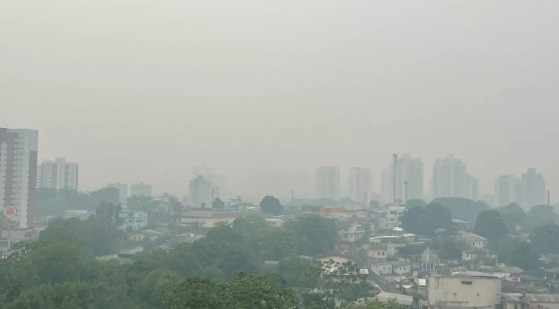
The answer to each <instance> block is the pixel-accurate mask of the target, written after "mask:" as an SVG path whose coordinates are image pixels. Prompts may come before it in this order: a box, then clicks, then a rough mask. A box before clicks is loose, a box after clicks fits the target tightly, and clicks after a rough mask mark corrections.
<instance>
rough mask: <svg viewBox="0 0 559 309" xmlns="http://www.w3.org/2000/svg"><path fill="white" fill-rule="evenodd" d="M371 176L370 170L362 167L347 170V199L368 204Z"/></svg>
mask: <svg viewBox="0 0 559 309" xmlns="http://www.w3.org/2000/svg"><path fill="white" fill-rule="evenodd" d="M372 182H373V176H372V173H371V170H370V169H368V168H363V167H352V168H350V169H349V198H350V199H352V200H354V201H356V202H363V203H365V204H369V200H370V198H371V195H372V193H371V190H372V186H373V184H372Z"/></svg>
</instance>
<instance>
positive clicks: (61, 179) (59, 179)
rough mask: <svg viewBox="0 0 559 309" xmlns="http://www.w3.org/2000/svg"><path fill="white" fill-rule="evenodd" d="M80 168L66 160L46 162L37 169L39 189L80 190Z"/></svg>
mask: <svg viewBox="0 0 559 309" xmlns="http://www.w3.org/2000/svg"><path fill="white" fill-rule="evenodd" d="M78 174H79V166H78V164H77V163H71V162H66V159H65V158H61V157H60V158H56V159H54V161H50V160H45V161H43V163H41V164H39V166H38V167H37V188H50V189H55V190H62V189H66V190H78Z"/></svg>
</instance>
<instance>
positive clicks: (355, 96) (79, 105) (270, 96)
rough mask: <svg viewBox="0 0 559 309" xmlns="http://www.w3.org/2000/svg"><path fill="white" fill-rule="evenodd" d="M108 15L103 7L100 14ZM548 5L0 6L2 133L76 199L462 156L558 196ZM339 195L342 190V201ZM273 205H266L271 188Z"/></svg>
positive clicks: (63, 1) (482, 172)
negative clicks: (75, 167)
mask: <svg viewBox="0 0 559 309" xmlns="http://www.w3.org/2000/svg"><path fill="white" fill-rule="evenodd" d="M107 7H110V8H111V9H110V10H107ZM558 15H559V3H558V2H556V1H538V2H526V1H495V2H481V1H453V2H443V1H421V2H416V1H405V2H400V1H397V2H396V1H391V2H385V1H346V2H340V1H329V0H321V1H305V2H299V1H263V0H259V1H256V0H254V1H253V0H250V1H225V0H222V1H175V0H173V1H171V0H165V1H157V2H155V1H144V0H140V1H138V0H136V1H129V0H126V1H107V0H101V1H99V0H97V1H69V0H57V1H49V2H37V1H28V0H24V1H4V2H1V3H0V121H2V124H4V121H5V122H6V123H7V124H8V125H9V126H10V127H14V128H15V127H24V128H33V129H38V130H39V136H40V144H39V159H40V160H42V159H48V158H53V157H56V156H64V157H66V158H67V159H68V160H69V161H74V162H78V163H79V164H80V189H82V190H94V189H97V188H99V187H101V186H104V185H105V184H107V183H109V182H115V181H120V182H124V183H133V182H140V181H143V182H146V183H152V184H153V185H154V190H155V191H156V192H171V193H177V194H181V195H182V194H185V193H186V192H187V183H188V181H189V180H190V179H191V178H192V172H191V167H192V166H193V165H201V164H206V165H208V166H211V167H212V169H213V170H214V171H216V172H218V173H221V174H225V175H226V176H227V177H228V178H227V184H226V187H227V188H229V189H230V190H237V192H247V191H249V190H250V188H248V187H247V185H246V183H244V182H243V179H244V173H245V171H246V170H249V169H263V170H270V171H283V172H285V173H294V172H296V171H299V170H301V171H304V172H306V173H307V174H309V175H311V177H312V175H313V173H314V168H315V167H317V166H321V165H335V166H340V167H341V168H342V171H343V172H344V173H346V172H347V169H348V168H349V167H350V166H363V167H370V168H371V169H372V171H373V180H374V183H375V190H376V191H379V185H378V181H379V178H380V173H381V171H382V170H383V169H385V168H386V167H387V166H388V165H389V163H390V157H391V154H392V153H395V152H398V153H407V152H409V153H412V154H413V155H414V156H417V157H420V158H422V159H423V163H424V171H425V188H426V193H428V191H429V189H430V185H429V182H428V181H429V180H430V179H431V177H432V164H433V162H434V159H435V158H440V157H444V156H445V155H447V154H449V153H453V154H455V156H456V157H457V158H460V159H461V160H462V161H463V162H464V163H465V164H466V165H467V166H468V169H469V172H470V174H472V175H473V176H476V177H478V178H479V179H480V191H481V192H480V193H482V194H483V193H492V192H493V181H494V179H495V178H496V177H497V176H498V175H503V174H517V175H519V174H520V173H521V172H523V171H525V169H526V168H528V167H535V168H536V169H537V170H538V171H539V172H541V173H542V174H543V175H544V177H545V179H546V180H547V187H548V188H549V189H550V190H551V193H552V201H556V200H557V197H558V194H557V192H556V191H557V190H556V189H555V188H557V186H558V185H559V175H558V174H557V173H556V171H557V170H558V168H559V161H558V160H557V159H556V156H557V153H558V150H559V146H557V145H558V144H557V143H556V137H557V135H558V133H559V127H558V126H557V125H556V121H557V115H558V111H559V108H558V107H557V102H558V99H559V89H558V88H559V87H557V85H558V82H559V76H558V72H559V70H558V69H559V68H558V64H559V59H558V58H559V53H558V52H557V51H558V47H559V42H558V38H557V34H556V32H557V31H556V30H557V29H559V18H558V17H559V16H558ZM345 186H346V184H345V183H342V188H344V187H345ZM271 193H272V192H271Z"/></svg>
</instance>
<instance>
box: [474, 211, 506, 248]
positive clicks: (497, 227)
mask: <svg viewBox="0 0 559 309" xmlns="http://www.w3.org/2000/svg"><path fill="white" fill-rule="evenodd" d="M474 232H475V233H476V234H479V235H481V236H483V237H485V238H487V239H488V240H489V241H490V242H492V243H495V242H497V241H498V240H499V239H501V238H503V237H505V236H507V234H508V230H507V226H506V225H505V222H504V221H503V218H501V215H500V214H499V212H497V211H496V210H485V211H482V212H481V213H480V214H479V216H478V217H477V220H476V225H475V227H474Z"/></svg>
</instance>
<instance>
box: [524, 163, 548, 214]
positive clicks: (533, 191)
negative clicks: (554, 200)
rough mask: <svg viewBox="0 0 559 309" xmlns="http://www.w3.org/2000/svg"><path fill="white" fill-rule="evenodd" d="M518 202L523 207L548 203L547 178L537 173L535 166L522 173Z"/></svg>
mask: <svg viewBox="0 0 559 309" xmlns="http://www.w3.org/2000/svg"><path fill="white" fill-rule="evenodd" d="M518 204H519V205H520V206H522V207H532V206H536V205H544V204H547V201H546V190H545V180H544V178H543V176H542V175H541V174H539V173H536V169H535V168H529V169H528V171H526V173H524V174H522V177H521V179H520V184H519V187H518Z"/></svg>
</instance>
